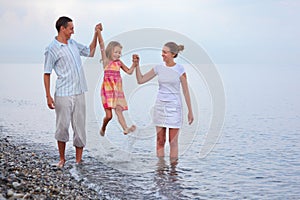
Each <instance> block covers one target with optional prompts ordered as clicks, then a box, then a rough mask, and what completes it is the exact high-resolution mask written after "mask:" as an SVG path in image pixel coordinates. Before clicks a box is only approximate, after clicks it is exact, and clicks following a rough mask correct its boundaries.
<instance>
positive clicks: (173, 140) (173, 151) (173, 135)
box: [169, 128, 179, 161]
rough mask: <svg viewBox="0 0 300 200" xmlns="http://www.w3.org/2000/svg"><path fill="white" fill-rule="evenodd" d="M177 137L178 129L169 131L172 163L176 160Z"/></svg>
mask: <svg viewBox="0 0 300 200" xmlns="http://www.w3.org/2000/svg"><path fill="white" fill-rule="evenodd" d="M178 135H179V129H178V128H170V129H169V143H170V160H174V161H176V160H177V159H178Z"/></svg>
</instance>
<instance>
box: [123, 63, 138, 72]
mask: <svg viewBox="0 0 300 200" xmlns="http://www.w3.org/2000/svg"><path fill="white" fill-rule="evenodd" d="M120 62H121V68H122V70H123V71H124V72H126V73H127V74H132V73H133V71H134V68H135V67H136V64H135V63H132V65H131V67H130V68H128V67H127V66H126V65H125V64H124V63H123V62H122V61H120Z"/></svg>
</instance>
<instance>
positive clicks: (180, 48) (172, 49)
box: [165, 42, 184, 58]
mask: <svg viewBox="0 0 300 200" xmlns="http://www.w3.org/2000/svg"><path fill="white" fill-rule="evenodd" d="M165 46H166V47H168V48H169V49H170V52H171V53H173V54H174V58H176V57H177V55H178V53H179V52H180V51H183V50H184V46H183V45H181V44H180V45H177V44H176V43H175V42H167V43H166V44H165Z"/></svg>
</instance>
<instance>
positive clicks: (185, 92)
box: [180, 73, 194, 124]
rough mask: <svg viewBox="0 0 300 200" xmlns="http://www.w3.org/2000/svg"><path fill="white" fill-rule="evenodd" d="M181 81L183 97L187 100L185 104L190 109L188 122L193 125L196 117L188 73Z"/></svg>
mask: <svg viewBox="0 0 300 200" xmlns="http://www.w3.org/2000/svg"><path fill="white" fill-rule="evenodd" d="M180 81H181V86H182V91H183V95H184V98H185V102H186V105H187V108H188V122H189V124H191V123H192V122H193V121H194V115H193V110H192V104H191V97H190V92H189V88H188V83H187V78H186V73H184V74H183V75H182V76H181V77H180Z"/></svg>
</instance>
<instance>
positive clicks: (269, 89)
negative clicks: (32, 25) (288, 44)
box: [0, 64, 300, 199]
mask: <svg viewBox="0 0 300 200" xmlns="http://www.w3.org/2000/svg"><path fill="white" fill-rule="evenodd" d="M0 67H1V74H0V83H1V84H0V91H1V98H0V109H1V112H0V113H1V114H0V126H1V131H2V132H3V133H6V134H9V135H12V136H15V137H14V138H18V140H20V141H24V140H26V141H28V142H29V143H30V142H34V143H42V144H44V145H46V146H48V147H49V149H48V150H49V153H53V155H54V156H57V147H56V141H55V139H54V131H55V113H54V111H53V110H50V109H48V107H47V103H46V98H45V92H44V85H43V65H42V64H1V66H0ZM217 69H218V71H219V74H220V77H221V78H222V81H223V86H224V93H225V96H226V104H225V105H226V108H225V109H226V115H225V117H224V124H223V128H222V131H221V132H220V138H219V140H217V141H215V142H216V145H215V146H214V148H213V150H212V151H211V152H210V153H209V154H208V155H207V156H205V157H200V156H199V152H200V150H201V147H202V145H203V142H204V141H205V139H206V136H207V135H206V133H207V131H208V128H209V124H210V123H211V121H210V120H211V115H212V109H213V105H212V104H211V101H210V98H211V97H210V92H209V91H208V90H207V87H206V85H205V81H203V80H202V79H201V78H199V79H196V78H194V79H190V80H189V85H190V88H191V93H192V101H194V102H193V108H194V112H195V113H194V115H195V122H194V123H193V124H192V125H191V126H188V125H187V123H186V119H185V121H184V125H183V128H182V131H181V132H180V137H179V147H180V151H179V154H180V157H179V160H178V163H177V164H171V163H170V161H169V158H168V156H166V157H165V159H162V160H158V159H157V158H156V156H155V127H154V126H153V125H152V124H151V107H152V105H153V101H154V100H155V90H156V89H157V84H156V83H155V81H153V82H151V83H149V84H147V85H145V86H143V88H140V87H139V86H136V85H135V84H136V82H135V75H133V76H123V80H124V87H125V93H126V95H127V99H128V104H129V110H128V111H125V112H124V114H125V117H126V119H128V123H135V124H137V126H138V129H137V131H136V132H134V133H132V134H130V135H127V136H125V135H123V134H122V130H121V129H120V126H119V125H118V122H117V119H116V118H115V117H114V119H113V120H112V122H110V124H109V125H108V127H107V132H106V136H105V137H101V136H100V135H99V128H100V125H101V120H102V117H103V110H102V107H101V102H100V98H99V93H100V92H99V84H100V82H101V74H102V71H101V69H99V66H96V65H95V66H90V67H89V68H86V69H85V70H86V77H87V80H88V85H89V91H88V92H87V94H86V100H87V113H88V116H87V147H86V148H85V151H84V156H83V157H84V164H83V165H81V166H77V167H75V165H74V167H73V168H72V169H71V172H72V173H73V175H74V177H75V178H76V179H79V180H82V181H83V182H84V183H85V184H87V185H89V186H91V187H93V188H94V189H96V190H97V191H98V192H99V193H101V194H105V196H106V197H107V198H108V199H299V198H300V151H299V149H300V145H299V139H300V101H299V100H300V90H299V86H300V79H299V75H300V67H299V66H292V65H280V66H268V65H238V64H235V65H217ZM54 81H55V76H54V75H53V79H52V83H51V91H52V92H54ZM126 87H127V89H126ZM199 88H200V89H199ZM128 91H129V92H130V94H129V93H128ZM199 97H200V100H199ZM195 101H196V102H195ZM183 103H184V101H183ZM185 109H186V108H185ZM185 112H186V110H185ZM184 117H185V118H186V116H184ZM70 136H72V130H71V129H70ZM71 138H72V137H71ZM168 148H169V146H168V145H166V155H168ZM67 154H68V156H70V154H74V149H73V147H72V142H71V141H70V142H69V143H68V145H67ZM72 156H73V155H72ZM57 159H58V157H57ZM68 162H73V161H72V160H70V161H68Z"/></svg>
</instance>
